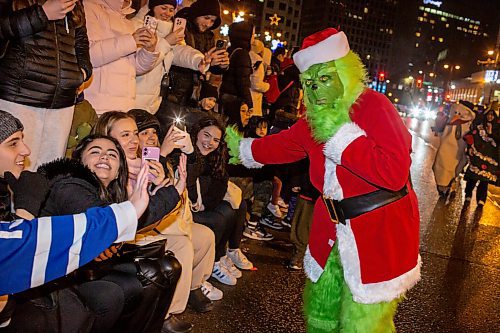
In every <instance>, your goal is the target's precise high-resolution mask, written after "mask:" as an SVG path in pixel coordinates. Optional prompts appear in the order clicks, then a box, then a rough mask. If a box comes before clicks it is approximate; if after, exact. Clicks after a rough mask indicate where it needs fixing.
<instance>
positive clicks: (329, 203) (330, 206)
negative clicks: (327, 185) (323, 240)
mask: <svg viewBox="0 0 500 333" xmlns="http://www.w3.org/2000/svg"><path fill="white" fill-rule="evenodd" d="M323 202H324V203H325V206H326V209H327V210H328V215H330V220H332V222H333V223H335V224H339V216H338V214H337V211H336V210H335V205H334V204H333V200H332V199H330V198H327V197H326V196H324V195H323ZM332 213H333V215H332Z"/></svg>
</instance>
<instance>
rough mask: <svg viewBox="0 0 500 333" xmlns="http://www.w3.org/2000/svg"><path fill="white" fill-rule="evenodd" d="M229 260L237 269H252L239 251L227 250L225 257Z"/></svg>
mask: <svg viewBox="0 0 500 333" xmlns="http://www.w3.org/2000/svg"><path fill="white" fill-rule="evenodd" d="M226 257H228V258H229V259H231V261H232V262H233V264H234V265H235V266H236V267H238V268H239V269H245V270H249V269H252V268H253V264H252V263H251V262H250V260H248V258H247V256H246V255H244V254H243V252H241V250H240V249H235V250H230V249H228V250H227V255H226Z"/></svg>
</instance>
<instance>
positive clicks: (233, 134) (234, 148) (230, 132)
mask: <svg viewBox="0 0 500 333" xmlns="http://www.w3.org/2000/svg"><path fill="white" fill-rule="evenodd" d="M241 139H243V135H241V133H240V132H238V130H237V129H236V126H229V127H228V128H226V143H227V148H228V151H229V156H231V158H230V159H229V163H230V164H241V161H240V141H241Z"/></svg>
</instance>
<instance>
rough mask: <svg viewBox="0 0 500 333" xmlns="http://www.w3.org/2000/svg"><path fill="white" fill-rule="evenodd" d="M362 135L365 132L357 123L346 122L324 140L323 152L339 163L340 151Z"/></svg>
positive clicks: (364, 134)
mask: <svg viewBox="0 0 500 333" xmlns="http://www.w3.org/2000/svg"><path fill="white" fill-rule="evenodd" d="M362 135H363V136H366V133H365V131H363V130H362V129H361V128H360V127H359V126H358V125H357V124H355V123H347V124H345V125H343V126H342V127H341V128H339V130H338V131H337V133H335V135H334V136H333V137H331V138H330V139H329V140H328V141H327V142H326V144H325V148H324V149H323V152H324V153H325V156H326V157H328V158H330V159H331V160H332V161H333V162H334V163H336V164H340V160H341V158H342V153H343V152H344V150H345V149H346V148H347V146H349V145H350V144H351V143H352V142H353V141H354V140H356V139H357V138H359V137H360V136H362Z"/></svg>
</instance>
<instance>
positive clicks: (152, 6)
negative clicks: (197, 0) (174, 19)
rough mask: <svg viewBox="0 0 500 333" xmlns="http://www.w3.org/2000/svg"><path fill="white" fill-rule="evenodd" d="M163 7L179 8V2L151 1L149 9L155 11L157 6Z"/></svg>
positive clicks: (175, 0)
mask: <svg viewBox="0 0 500 333" xmlns="http://www.w3.org/2000/svg"><path fill="white" fill-rule="evenodd" d="M161 5H170V6H173V7H174V8H177V0H149V3H148V7H149V9H153V8H155V7H156V6H161Z"/></svg>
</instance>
